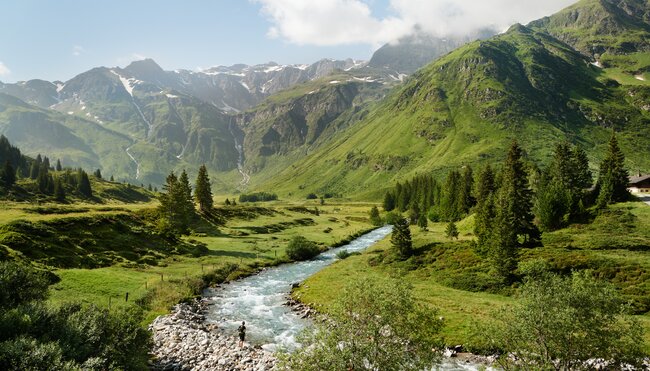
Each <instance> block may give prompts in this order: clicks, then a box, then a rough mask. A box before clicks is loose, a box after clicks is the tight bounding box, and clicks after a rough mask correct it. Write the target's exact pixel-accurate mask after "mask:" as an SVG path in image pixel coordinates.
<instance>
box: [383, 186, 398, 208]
mask: <svg viewBox="0 0 650 371" xmlns="http://www.w3.org/2000/svg"><path fill="white" fill-rule="evenodd" d="M383 207H384V211H386V212H388V211H393V209H395V195H394V194H393V192H391V191H388V192H386V194H385V195H384V204H383Z"/></svg>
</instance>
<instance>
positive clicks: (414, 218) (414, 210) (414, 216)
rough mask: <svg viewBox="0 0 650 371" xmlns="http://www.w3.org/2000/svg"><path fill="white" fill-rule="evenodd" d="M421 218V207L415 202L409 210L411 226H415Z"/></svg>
mask: <svg viewBox="0 0 650 371" xmlns="http://www.w3.org/2000/svg"><path fill="white" fill-rule="evenodd" d="M419 218H420V207H419V206H418V204H417V202H415V201H414V202H413V203H412V204H411V207H410V208H409V224H415V223H417V222H418V219H419Z"/></svg>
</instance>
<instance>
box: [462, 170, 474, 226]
mask: <svg viewBox="0 0 650 371" xmlns="http://www.w3.org/2000/svg"><path fill="white" fill-rule="evenodd" d="M472 188H474V173H473V171H472V167H471V166H469V165H467V166H465V169H464V170H463V176H462V181H461V186H460V191H459V192H458V205H459V209H460V210H459V211H460V212H461V213H462V214H463V215H466V214H468V213H469V210H470V209H471V208H472V206H474V204H475V203H476V200H475V199H474V197H473V196H472Z"/></svg>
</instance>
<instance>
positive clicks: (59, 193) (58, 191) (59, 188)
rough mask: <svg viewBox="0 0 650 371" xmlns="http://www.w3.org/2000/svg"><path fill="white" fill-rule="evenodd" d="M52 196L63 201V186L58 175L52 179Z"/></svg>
mask: <svg viewBox="0 0 650 371" xmlns="http://www.w3.org/2000/svg"><path fill="white" fill-rule="evenodd" d="M54 198H55V199H56V200H57V201H59V202H64V201H65V188H64V187H63V182H62V181H61V177H60V176H58V177H56V178H55V179H54Z"/></svg>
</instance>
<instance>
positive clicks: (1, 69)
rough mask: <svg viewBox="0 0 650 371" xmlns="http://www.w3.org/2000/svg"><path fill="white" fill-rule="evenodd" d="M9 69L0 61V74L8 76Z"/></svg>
mask: <svg viewBox="0 0 650 371" xmlns="http://www.w3.org/2000/svg"><path fill="white" fill-rule="evenodd" d="M9 74H11V70H10V69H9V67H7V66H6V65H5V64H4V63H2V62H0V76H8V75H9Z"/></svg>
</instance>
